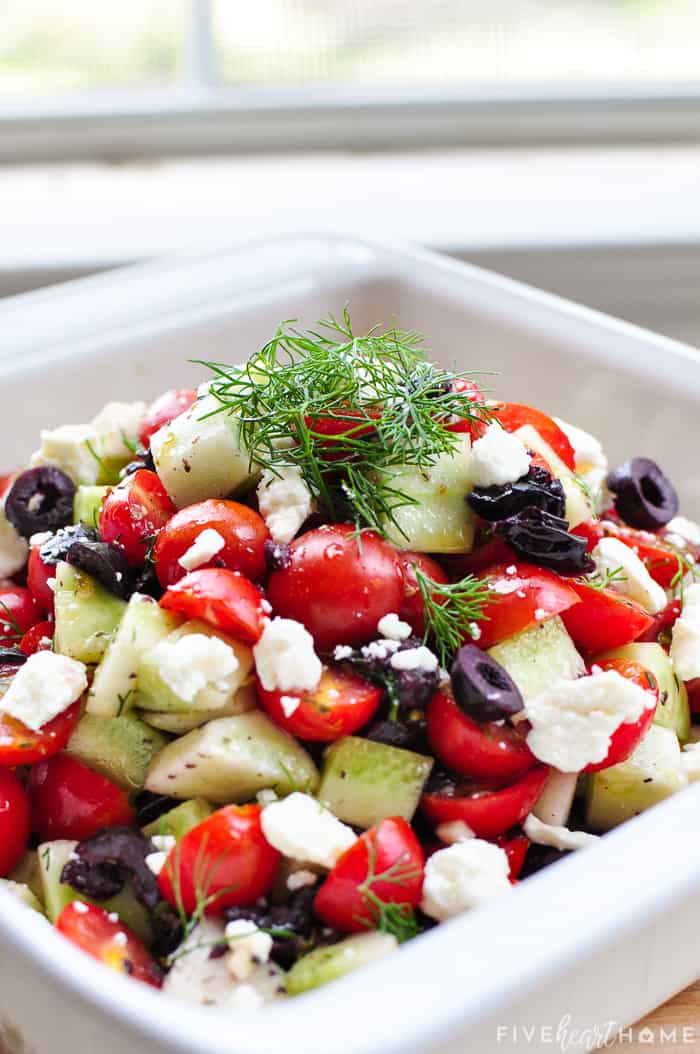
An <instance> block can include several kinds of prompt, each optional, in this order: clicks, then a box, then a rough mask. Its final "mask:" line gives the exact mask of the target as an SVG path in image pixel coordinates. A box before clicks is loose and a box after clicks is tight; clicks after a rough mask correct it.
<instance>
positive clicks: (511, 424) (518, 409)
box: [493, 403, 576, 472]
mask: <svg viewBox="0 0 700 1054" xmlns="http://www.w3.org/2000/svg"><path fill="white" fill-rule="evenodd" d="M493 410H494V416H495V419H496V421H498V422H499V423H500V424H502V425H503V427H504V428H505V430H506V432H517V431H518V429H519V428H522V427H523V425H531V426H532V427H533V428H534V429H535V431H536V432H538V433H539V435H540V436H541V437H542V439H544V441H545V443H547V445H548V446H550V447H551V448H552V450H553V451H554V453H555V454H558V455H559V457H560V458H561V460H562V461H563V462H564V464H565V465H566V466H567V468H570V469H571V471H572V472H573V471H574V469H575V468H576V456H575V454H574V448H573V447H572V445H571V443H570V442H569V440H568V438H567V436H566V434H565V433H564V432H563V431H562V429H561V428H560V427H559V425H558V424H557V423H556V421H553V420H552V418H551V417H550V416H549V415H548V414H545V413H543V412H542V410H536V409H535V408H534V406H525V405H524V404H523V403H498V404H496V406H494V407H493Z"/></svg>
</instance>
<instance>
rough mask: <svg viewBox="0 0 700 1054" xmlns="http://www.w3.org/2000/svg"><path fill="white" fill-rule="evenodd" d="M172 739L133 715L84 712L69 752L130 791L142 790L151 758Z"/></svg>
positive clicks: (71, 740) (67, 749)
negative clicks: (105, 715) (104, 715)
mask: <svg viewBox="0 0 700 1054" xmlns="http://www.w3.org/2000/svg"><path fill="white" fill-rule="evenodd" d="M168 742H169V739H168V737H167V736H165V735H163V733H162V732H158V731H156V729H155V728H150V727H149V725H147V724H146V723H145V722H144V721H141V720H139V718H138V717H136V716H135V715H134V714H122V715H121V716H120V717H98V716H97V715H95V714H84V715H83V716H82V717H81V719H80V721H79V722H78V724H77V725H76V727H75V730H74V731H73V734H72V736H71V737H70V739H69V740H68V745H67V746H66V753H67V754H70V755H71V757H74V758H76V760H78V761H82V762H83V764H84V765H87V766H88V768H91V769H92V770H93V771H94V772H99V773H100V775H102V776H105V777H106V778H107V779H108V780H111V781H112V783H116V784H117V786H118V787H122V788H123V789H124V790H126V791H129V793H136V792H137V791H140V790H142V789H143V785H144V783H145V781H146V773H147V772H148V766H149V765H150V764H151V761H152V760H153V758H154V757H155V755H156V754H157V753H158V751H160V750H162V749H163V747H164V746H165V745H166V744H167V743H168Z"/></svg>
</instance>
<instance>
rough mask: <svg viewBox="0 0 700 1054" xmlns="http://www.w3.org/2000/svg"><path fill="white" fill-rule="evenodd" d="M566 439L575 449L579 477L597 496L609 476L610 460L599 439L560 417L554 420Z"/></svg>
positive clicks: (575, 462) (575, 463) (575, 461)
mask: <svg viewBox="0 0 700 1054" xmlns="http://www.w3.org/2000/svg"><path fill="white" fill-rule="evenodd" d="M554 420H555V422H556V423H557V424H558V425H559V427H560V428H561V430H562V432H563V433H564V435H565V436H566V438H567V439H568V440H569V442H570V443H571V445H572V447H573V448H574V465H575V468H576V471H577V472H578V474H579V476H582V477H583V478H584V480H585V481H586V483H587V484H588V486H589V487H590V489H591V490H592V491H593V493H594V494H595V493H596V491H598V490H599V489H600V488H601V487H602V485H603V483H604V481H605V477H606V476H607V474H608V459H607V457H606V456H605V451H604V450H603V445H602V443H601V442H600V440H599V439H596V437H595V436H593V435H591V433H590V432H585V431H584V430H583V428H577V427H576V425H570V424H569V423H568V421H562V419H561V418H560V417H555V418H554Z"/></svg>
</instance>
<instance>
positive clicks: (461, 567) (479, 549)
mask: <svg viewBox="0 0 700 1054" xmlns="http://www.w3.org/2000/svg"><path fill="white" fill-rule="evenodd" d="M514 556H515V554H514V552H513V550H512V549H511V548H510V547H509V546H508V545H506V543H505V542H504V541H503V539H502V538H496V537H495V536H494V535H493V534H491V535H490V537H488V538H487V539H486V540H484V541H482V542H480V543H479V544H478V545H477V546H476V548H474V549H472V551H471V552H470V553H460V554H459V555H454V556H443V557H442V561H443V563H444V565H445V567H446V568H447V572H448V574H449V576H450V579H451V581H453V582H457V581H459V579H460V578H465V577H466V576H467V575H478V574H480V572H482V571H485V570H486V569H487V568H489V567H495V566H497V565H500V564H503V566H504V567H510V566H511V564H512V562H513V558H514Z"/></svg>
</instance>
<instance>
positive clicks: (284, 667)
mask: <svg viewBox="0 0 700 1054" xmlns="http://www.w3.org/2000/svg"><path fill="white" fill-rule="evenodd" d="M253 655H254V657H255V666H256V669H257V671H258V677H259V678H260V683H261V684H262V686H263V688H264V689H265V691H266V692H274V691H281V692H293V691H295V690H296V691H298V692H304V691H313V689H314V688H316V687H317V685H318V682H319V681H320V679H321V672H322V670H323V666H322V664H321V660H320V659H319V657H318V655H317V654H316V651H315V650H314V640H313V637H312V636H311V634H310V633H309V632H308V630H307V629H305V628H304V626H302V624H301V622H296V621H295V620H294V619H289V618H274V619H273V620H272V621H271V622H268V624H267V626H265V629H264V630H263V633H262V636H261V638H260V640H259V641H258V643H257V644H256V645H255V647H254V648H253Z"/></svg>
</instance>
